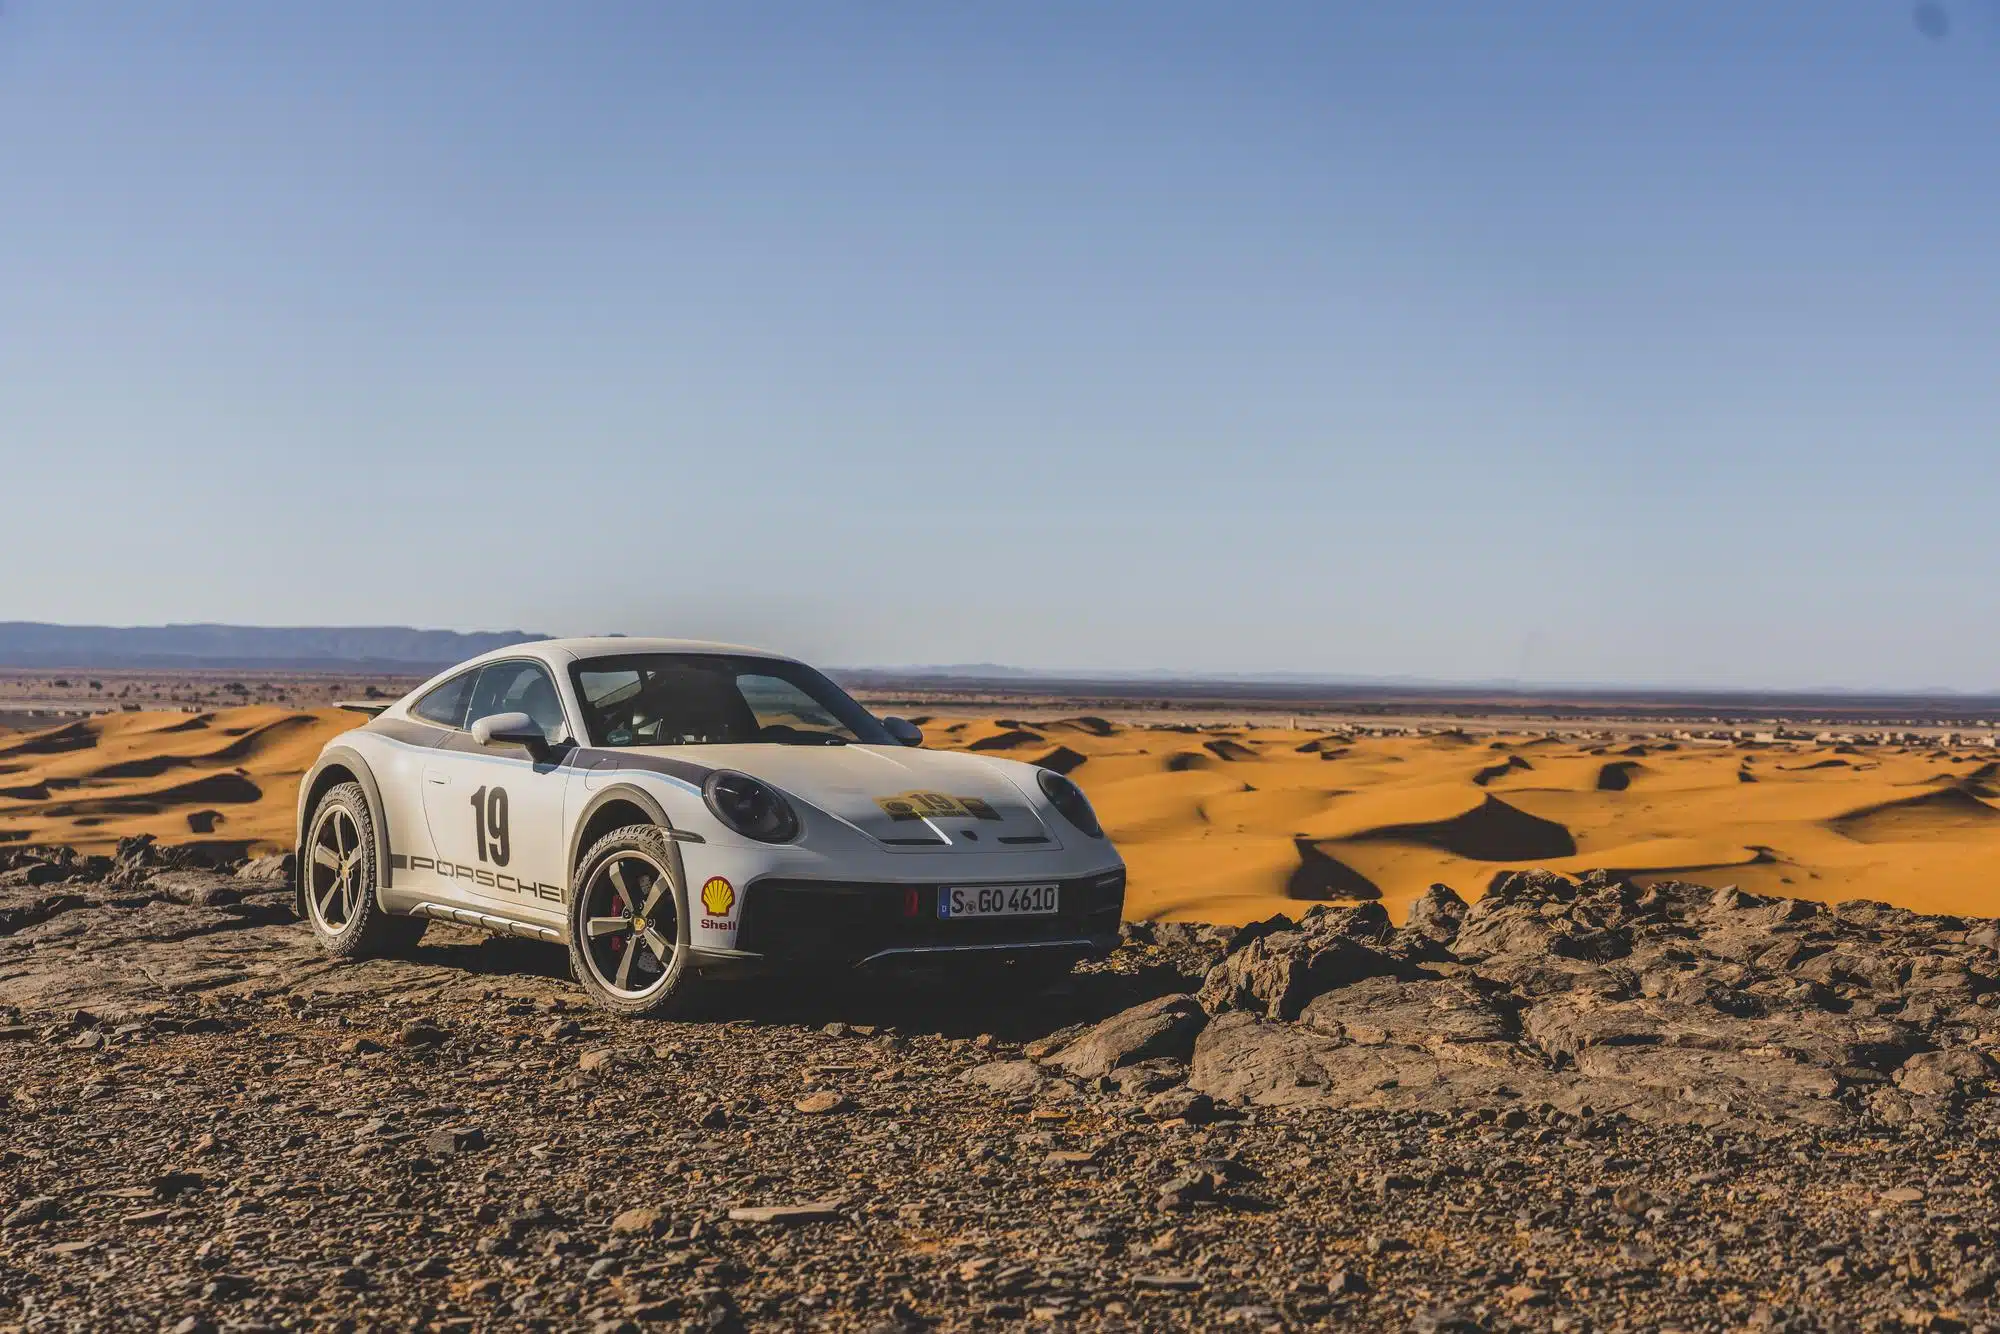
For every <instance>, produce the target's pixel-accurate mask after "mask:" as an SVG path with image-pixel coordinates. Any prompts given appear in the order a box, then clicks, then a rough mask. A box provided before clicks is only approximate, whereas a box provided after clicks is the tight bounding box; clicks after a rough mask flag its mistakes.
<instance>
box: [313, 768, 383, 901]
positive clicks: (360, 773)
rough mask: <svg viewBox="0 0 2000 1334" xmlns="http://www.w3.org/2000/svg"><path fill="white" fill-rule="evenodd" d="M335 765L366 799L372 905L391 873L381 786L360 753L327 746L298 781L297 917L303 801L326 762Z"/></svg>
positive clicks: (316, 781) (377, 898)
mask: <svg viewBox="0 0 2000 1334" xmlns="http://www.w3.org/2000/svg"><path fill="white" fill-rule="evenodd" d="M332 764H338V765H340V766H341V767H342V768H343V769H346V770H347V771H348V772H349V773H352V774H353V775H354V781H355V782H357V783H359V784H361V791H362V794H363V795H364V796H366V797H367V798H368V815H369V817H370V820H371V821H372V823H373V824H374V826H375V871H376V886H375V897H376V906H378V907H379V906H381V896H382V891H383V890H385V889H387V888H388V887H389V885H390V883H391V881H392V879H393V878H394V876H395V872H394V871H393V870H391V869H390V867H389V844H390V840H389V816H388V813H387V810H386V808H385V807H384V806H383V805H382V789H381V788H379V787H377V786H376V784H375V774H374V772H373V771H372V770H371V769H369V767H368V761H366V760H364V759H362V758H361V752H359V751H357V750H355V749H354V748H353V747H352V746H329V747H327V749H325V750H324V751H322V752H320V757H319V758H318V759H317V760H315V761H313V767H312V768H310V769H308V770H306V776H305V777H304V778H302V779H300V780H299V818H298V825H297V828H296V833H295V834H294V836H293V838H292V903H293V906H294V907H295V908H296V909H297V910H298V914H299V917H300V919H301V920H303V919H304V917H305V915H306V874H307V872H306V821H307V820H308V819H310V818H311V815H312V812H311V811H309V810H307V809H306V802H307V801H308V800H309V799H310V798H311V796H312V790H313V786H314V785H315V784H316V783H318V782H319V776H320V774H321V773H323V772H324V771H325V770H326V768H327V766H328V765H332Z"/></svg>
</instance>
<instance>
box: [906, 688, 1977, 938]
mask: <svg viewBox="0 0 2000 1334" xmlns="http://www.w3.org/2000/svg"><path fill="white" fill-rule="evenodd" d="M926 733H927V744H929V745H932V746H936V747H940V748H963V749H977V750H981V751H986V752H989V753H996V754H1003V755H1009V756H1012V757H1015V758H1018V759H1028V760H1035V759H1042V758H1044V757H1046V756H1048V755H1050V754H1051V752H1053V751H1055V750H1056V749H1057V747H1062V748H1064V749H1066V750H1068V751H1070V752H1072V754H1071V755H1070V756H1064V757H1060V759H1061V761H1062V762H1067V763H1071V764H1073V765H1074V767H1072V768H1070V770H1069V774H1070V777H1072V778H1073V779H1075V780H1076V781H1077V782H1078V783H1079V784H1081V785H1082V787H1083V788H1084V790H1085V791H1086V792H1087V793H1089V795H1090V799H1091V802H1092V803H1093V804H1094V805H1095V806H1096V808H1097V811H1098V814H1099V816H1100V817H1101V818H1102V819H1103V820H1104V823H1105V827H1106V828H1107V829H1108V830H1109V831H1110V833H1111V835H1112V837H1113V838H1114V839H1115V840H1116V841H1117V843H1118V847H1119V850H1120V851H1122V852H1123V853H1124V854H1125V859H1126V861H1127V862H1128V863H1129V865H1130V866H1131V873H1132V874H1131V889H1130V893H1129V896H1128V900H1127V913H1128V915H1129V916H1132V917H1166V918H1186V919H1196V920H1202V921H1215V922H1244V921H1252V920H1256V919H1258V918H1262V917H1266V916H1269V915H1270V914H1272V913H1277V912H1289V913H1294V914H1296V913H1297V912H1298V910H1299V908H1300V906H1301V904H1300V900H1301V899H1316V898H1322V897H1325V898H1376V897H1379V898H1380V899H1381V900H1382V901H1383V902H1384V903H1385V904H1386V905H1387V906H1388V908H1389V910H1390V912H1391V913H1392V915H1394V916H1395V917H1397V918H1398V919H1400V918H1401V917H1402V915H1403V909H1404V906H1405V905H1406V904H1407V903H1408V902H1409V901H1410V899H1411V898H1412V897H1414V896H1415V895H1417V894H1418V893H1421V892H1422V891H1423V889H1424V888H1425V887H1426V886H1428V885H1430V884H1431V883H1432V882H1434V881H1441V882H1443V883H1444V884H1447V885H1450V886H1451V887H1452V888H1453V889H1456V890H1457V891H1459V893H1461V894H1463V895H1465V896H1466V897H1467V898H1474V897H1476V896H1477V895H1478V894H1480V893H1481V892H1483V891H1484V890H1485V888H1486V886H1487V884H1489V883H1490V882H1491V880H1492V879H1493V876H1494V875H1495V874H1496V873H1497V872H1499V871H1502V870H1512V869H1521V868H1526V867H1531V866H1545V867H1548V868H1550V869H1551V870H1556V871H1562V872H1566V873H1569V874H1580V873H1581V872H1583V871H1586V870H1591V869H1595V868H1604V869H1607V870H1612V871H1618V872H1622V873H1626V874H1628V875H1630V876H1632V877H1633V878H1634V879H1638V880H1642V881H1643V880H1645V879H1648V878H1654V879H1659V878H1666V877H1672V878H1675V879H1683V880H1693V881H1696V882H1699V883H1702V884H1711V885H1740V886H1742V887H1743V888H1744V889H1746V890H1749V891H1751V892H1753V893H1763V894H1785V895H1791V896H1795V897H1799V898H1812V899H1821V900H1825V901H1828V902H1838V901H1839V900H1841V899H1848V898H1871V899H1882V900H1885V901H1887V902H1890V903H1897V904H1902V905H1904V906H1907V907H1911V908H1916V909H1919V910H1921V911H1925V912H1954V913H1977V914H1986V915H1991V914H2000V762H1996V759H1995V756H1994V754H1993V752H1991V751H1984V752H1975V751H1967V750H1959V751H1955V752H1944V751H1936V750H1916V749H1911V750H1904V749H1900V748H1876V747H1869V748H1845V747H1843V748H1835V747H1812V746H1805V745H1800V746H1798V747H1796V748H1793V747H1789V746H1756V745H1744V746H1740V747H1739V746H1718V745H1699V744H1689V743H1680V744H1678V745H1677V744H1675V743H1672V742H1667V743H1647V744H1645V745H1632V744H1627V743H1622V742H1621V743H1616V744H1614V745H1611V746H1608V747H1607V746H1601V745H1596V744H1594V743H1586V744H1579V743H1575V742H1568V741H1556V740H1551V739H1548V738H1543V737H1528V736H1514V737H1502V738H1499V739H1497V740H1492V741H1489V740H1487V739H1485V738H1469V737H1464V736H1431V737H1403V736H1398V737H1384V738H1365V737H1364V738H1359V739H1354V740H1347V739H1343V738H1340V737H1327V736H1324V735H1323V734H1320V733H1312V732H1293V731H1286V730H1283V729H1275V728H1257V729H1241V730H1238V729H1211V730H1205V731H1201V732H1178V731H1170V730H1152V729H1145V728H1135V727H1109V726H1107V725H1106V724H1104V723H1103V722H1102V721H1101V720H1097V719H1069V720H1059V721H1054V722H1048V723H1037V722H1024V723H1022V724H1020V725H1019V726H1003V725H1000V724H997V723H993V722H989V721H970V722H957V721H953V720H949V719H937V720H933V721H932V722H931V723H930V724H929V726H928V727H927V728H926ZM1077 757H1081V762H1077Z"/></svg>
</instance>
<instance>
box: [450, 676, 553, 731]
mask: <svg viewBox="0 0 2000 1334" xmlns="http://www.w3.org/2000/svg"><path fill="white" fill-rule="evenodd" d="M496 713H525V714H527V715H528V716H529V717H530V718H532V719H534V720H535V725H536V726H537V727H539V728H541V729H542V733H543V735H545V736H547V737H548V739H549V740H550V741H555V740H557V739H559V738H560V737H562V736H563V735H564V734H565V733H566V730H567V729H566V728H565V726H564V720H563V709H562V696H560V695H558V694H557V693H556V683H555V681H554V680H553V679H552V678H551V677H550V676H549V674H548V672H546V671H545V670H543V668H542V665H541V664H540V663H535V662H496V663H492V664H491V665H489V666H486V667H482V668H480V670H479V682H478V684H477V685H475V686H474V687H473V688H472V707H471V709H470V710H469V711H468V712H467V713H466V716H465V725H466V726H467V727H470V726H472V725H473V724H474V723H476V722H478V721H479V720H480V719H481V718H490V717H492V716H493V715H494V714H496Z"/></svg>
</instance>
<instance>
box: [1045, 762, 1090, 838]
mask: <svg viewBox="0 0 2000 1334" xmlns="http://www.w3.org/2000/svg"><path fill="white" fill-rule="evenodd" d="M1035 781H1036V782H1038V783H1040V784H1041V785H1042V795H1043V796H1045V797H1047V798H1048V799H1049V805H1051V806H1053V807H1055V808H1056V809H1057V810H1059V811H1061V812H1062V815H1063V819H1065V820H1067V821H1069V822H1070V823H1071V824H1073V825H1075V826H1076V827H1077V828H1078V829H1081V830H1082V831H1083V832H1084V833H1086V834H1088V835H1090V836H1091V837H1092V838H1103V837H1104V826H1103V825H1101V824H1099V823H1097V812H1096V811H1093V810H1092V809H1090V799H1089V798H1088V797H1086V796H1084V795H1083V789H1082V788H1080V787H1078V786H1077V785H1076V784H1075V783H1072V782H1070V781H1069V779H1067V778H1064V777H1063V776H1062V775H1061V774H1059V773H1057V772H1056V771H1055V770H1053V769H1038V770H1036V771H1035Z"/></svg>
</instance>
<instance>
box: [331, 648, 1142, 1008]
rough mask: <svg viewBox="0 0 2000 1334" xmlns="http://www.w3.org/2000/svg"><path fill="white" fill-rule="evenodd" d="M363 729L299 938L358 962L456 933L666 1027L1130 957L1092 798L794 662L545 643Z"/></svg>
mask: <svg viewBox="0 0 2000 1334" xmlns="http://www.w3.org/2000/svg"><path fill="white" fill-rule="evenodd" d="M346 707H350V708H356V709H359V710H361V711H362V712H365V713H369V714H371V715H372V716H371V717H370V718H369V720H368V722H367V723H365V724H364V725H362V726H361V727H359V728H357V729H355V730H353V731H350V732H347V733H345V734H343V735H341V736H339V737H337V738H335V739H334V740H333V741H331V742H329V743H328V744H327V746H326V748H325V750H324V751H322V752H321V754H320V757H319V759H318V761H317V763H315V764H314V765H313V767H312V769H311V770H310V771H309V772H308V773H307V774H306V777H305V780H304V782H303V783H302V784H301V786H300V790H299V823H298V829H299V833H298V846H297V854H298V856H297V865H298V883H297V886H296V893H297V899H298V908H299V913H300V916H301V917H303V918H304V919H305V920H306V921H307V922H308V923H309V924H310V925H311V928H312V931H313V933H314V934H315V935H316V936H317V937H318V939H319V941H320V943H321V944H322V945H323V946H324V948H326V949H327V950H328V951H330V952H332V953H334V954H337V955H345V956H359V955H364V954H383V953H393V952H396V951H398V950H401V949H405V948H408V947H410V946H412V945H414V944H415V942H416V940H417V937H418V936H419V935H421V934H422V932H423V930H424V927H425V924H426V923H428V922H430V921H445V922H457V923H461V924H464V925H468V926H473V927H478V928H483V929H485V930H489V931H494V932H500V933H505V934H509V935H515V936H522V937H526V938H528V939H531V940H539V941H546V942H549V943H550V944H556V945H563V946H566V947H567V949H568V950H569V956H570V965H571V968H572V970H573V972H574V973H575V975H576V978H577V980H578V981H579V982H580V983H581V984H582V985H583V987H584V988H585V989H586V990H587V991H588V992H589V993H590V995H591V997H592V998H593V999H594V1000H595V1001H596V1002H597V1003H599V1004H600V1005H602V1006H604V1007H605V1008H606V1009H609V1010H612V1011H616V1012H619V1013H624V1014H630V1015H650V1014H657V1013H661V1012H664V1011H665V1010H666V1009H668V1008H669V1007H670V1006H671V1005H672V1003H673V1002H674V1000H675V999H676V998H677V997H679V996H681V995H683V994H684V993H685V992H686V990H687V988H688V986H689V984H690V981H691V979H693V978H696V977H699V976H704V975H717V974H723V973H729V972H745V971H750V972H755V971H766V970H786V969H794V970H823V969H826V968H829V967H833V968H845V967H853V966H865V967H874V968H883V967H892V966H895V965H898V964H910V963H947V964H950V965H953V968H954V975H955V976H959V977H963V978H964V979H966V980H967V981H968V982H970V981H971V979H973V978H975V977H980V976H988V977H990V976H991V975H992V973H993V972H995V971H998V972H1000V973H1001V974H1002V975H1006V976H1022V977H1027V976H1037V977H1040V978H1046V976H1047V974H1048V973H1049V972H1051V971H1053V970H1058V969H1067V968H1068V967H1069V966H1070V965H1071V964H1073V963H1074V962H1075V961H1076V960H1077V959H1078V958H1080V957H1083V956H1086V955H1092V954H1100V953H1103V952H1105V951H1108V950H1109V949H1110V948H1111V947H1112V946H1113V945H1115V944H1116V943H1117V939H1118V923H1119V918H1120V915H1121V912H1122V909H1123V907H1124V897H1125V867H1124V863H1123V862H1122V861H1121V860H1120V859H1119V856H1118V853H1117V851H1116V849H1114V848H1113V847H1112V845H1111V842H1110V840H1109V839H1108V838H1106V837H1105V833H1104V830H1103V828H1102V827H1101V826H1100V825H1099V824H1098V821H1097V817H1096V815H1095V814H1094V813H1093V812H1092V810H1091V807H1090V803H1089V802H1088V801H1087V800H1086V799H1085V797H1084V795H1083V793H1082V791H1081V790H1080V789H1078V787H1077V786H1076V784H1074V783H1073V782H1071V781H1070V780H1069V779H1068V778H1066V777H1064V776H1062V775H1061V774H1058V773H1055V772H1052V771H1050V770H1047V769H1041V768H1037V767H1035V766H1033V765H1029V764H1023V763H1020V762H1018V761H1014V760H1007V759H1000V758H995V757H990V756H986V755H979V754H970V753H962V752H948V751H934V750H925V749H922V748H921V747H922V741H923V734H922V732H921V731H920V730H919V729H918V728H917V727H916V726H914V725H913V724H911V723H909V722H906V721H904V720H902V719H898V718H882V719H878V718H876V717H874V716H873V715H871V714H870V713H869V712H868V711H867V710H866V709H864V708H863V707H862V706H861V705H860V704H858V703H856V702H855V701H854V700H853V699H852V698H851V697H850V696H848V695H847V693H846V692H845V691H843V690H841V689H840V687H839V686H837V685H835V684H834V683H833V682H832V681H831V680H829V679H828V678H827V677H826V676H825V675H824V674H822V673H820V672H818V671H816V670H815V669H813V668H812V667H810V666H808V665H806V664H805V663H803V662H800V661H798V660H796V659H793V658H788V657H784V656H781V655H777V654H772V653H765V652H762V651H759V650H756V649H747V648H738V647H733V646H729V645H719V644H705V643H695V642H688V641H679V640H641V639H622V638H618V639H588V640H548V641H541V642H536V643H532V644H525V645H521V646H518V647H515V648H508V649H501V650H498V651H496V652H493V653H489V654H486V655H484V656H482V657H478V658H474V659H472V660H471V661H469V662H465V663H462V664H460V665H459V666H457V667H454V668H452V669H451V670H449V671H446V672H444V673H442V674H441V675H439V676H437V677H434V678H433V679H431V680H430V681H427V682H425V683H424V684H423V685H422V686H420V687H418V688H417V689H416V690H414V691H412V692H411V693H410V694H409V695H408V696H406V697H405V698H403V699H401V700H398V701H396V702H395V703H392V704H388V705H374V704H354V705H348V706H346Z"/></svg>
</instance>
